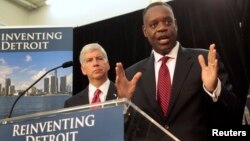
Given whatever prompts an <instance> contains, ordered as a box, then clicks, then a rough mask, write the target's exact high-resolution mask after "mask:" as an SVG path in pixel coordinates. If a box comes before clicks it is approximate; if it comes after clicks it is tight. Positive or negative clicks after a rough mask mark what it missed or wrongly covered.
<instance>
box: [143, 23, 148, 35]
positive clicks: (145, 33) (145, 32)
mask: <svg viewBox="0 0 250 141" xmlns="http://www.w3.org/2000/svg"><path fill="white" fill-rule="evenodd" d="M142 31H143V34H144V36H145V37H148V33H147V30H146V28H145V25H142Z"/></svg>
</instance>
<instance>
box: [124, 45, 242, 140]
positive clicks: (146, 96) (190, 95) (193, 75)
mask: <svg viewBox="0 0 250 141" xmlns="http://www.w3.org/2000/svg"><path fill="white" fill-rule="evenodd" d="M199 54H203V55H204V57H205V58H207V54H208V51H207V50H203V49H187V48H183V47H180V48H179V51H178V55H177V56H178V57H177V61H176V67H175V72H174V77H173V82H172V90H171V98H170V107H169V116H168V117H167V118H164V116H163V113H162V111H161V108H160V106H159V104H158V103H157V101H156V83H155V71H154V55H153V54H152V55H151V56H150V57H148V58H146V59H144V60H142V61H140V62H138V63H136V64H134V65H133V66H131V67H129V68H128V69H126V75H127V77H128V79H129V80H131V79H132V77H133V76H134V74H135V73H136V72H142V77H141V79H140V80H139V81H138V84H137V87H136V90H135V94H134V96H133V97H132V102H133V103H134V104H135V105H137V106H138V107H139V108H140V109H142V110H143V111H144V112H146V113H147V114H148V115H149V116H151V117H152V118H153V119H154V120H156V121H157V122H158V123H160V124H161V125H162V126H163V127H165V128H167V129H168V130H169V131H170V132H171V133H173V134H174V135H175V136H176V137H177V138H179V139H180V140H183V141H205V140H207V135H208V136H211V130H209V128H208V127H209V125H213V123H214V124H217V125H218V124H220V122H217V121H218V120H217V119H220V118H221V119H222V120H223V119H224V120H225V119H226V118H227V117H223V118H222V117H221V116H218V115H215V116H214V117H213V115H214V114H216V113H217V114H218V113H221V115H226V114H224V113H230V112H232V113H234V112H235V111H237V108H238V104H239V100H238V97H237V96H236V95H235V94H234V93H232V92H231V88H232V86H231V85H230V84H229V83H228V78H227V74H226V73H225V70H224V67H223V64H221V63H220V68H219V69H220V72H219V79H220V80H221V82H222V91H221V96H220V97H219V100H218V101H217V102H216V103H214V102H213V101H212V99H211V97H210V96H209V95H208V94H207V93H205V91H204V89H203V83H202V80H201V68H200V65H199V62H198V55H199ZM222 112H223V114H222ZM213 120H214V121H213ZM216 120H217V121H216ZM139 121H140V123H138V125H135V124H134V123H133V124H130V125H132V126H135V132H136V131H138V132H139V131H142V129H143V126H145V125H143V124H142V123H143V122H141V120H139ZM133 122H134V121H133ZM140 124H141V125H140ZM227 124H229V125H230V124H231V123H227ZM144 128H145V127H144ZM142 132H143V131H142ZM145 132H148V131H145ZM133 134H135V133H134V132H133ZM140 135H141V133H138V136H140ZM135 136H137V135H135ZM142 136H145V135H142ZM152 138H153V139H152V140H157V141H159V140H161V139H163V138H161V137H160V135H155V136H153V137H152ZM129 140H130V139H129ZM135 140H136V139H135ZM163 140H164V139H163Z"/></svg>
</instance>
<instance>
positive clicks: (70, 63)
mask: <svg viewBox="0 0 250 141" xmlns="http://www.w3.org/2000/svg"><path fill="white" fill-rule="evenodd" d="M72 65H73V62H72V61H70V62H66V63H64V64H62V65H61V66H58V67H55V68H53V69H50V70H49V71H47V72H46V73H45V74H43V75H42V76H41V77H40V78H39V79H38V80H36V81H35V82H34V83H33V84H32V85H30V86H29V87H28V88H27V89H26V90H25V91H23V92H22V93H21V94H20V95H19V96H18V97H17V99H16V100H15V102H14V103H13V105H12V107H11V110H10V113H9V114H8V115H7V118H11V116H12V112H13V109H14V107H15V105H16V103H17V101H18V100H19V99H20V98H21V97H22V96H23V95H24V94H25V93H26V92H27V91H28V90H29V89H30V88H31V87H33V86H34V85H35V84H36V83H37V82H38V81H40V80H41V79H42V78H43V77H44V76H45V75H46V74H48V73H49V72H51V71H53V70H56V69H58V68H61V67H63V68H66V67H69V66H72Z"/></svg>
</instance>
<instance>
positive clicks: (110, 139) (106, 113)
mask: <svg viewBox="0 0 250 141" xmlns="http://www.w3.org/2000/svg"><path fill="white" fill-rule="evenodd" d="M123 110H124V107H123V106H115V107H106V108H100V109H95V110H86V111H77V112H69V113H57V114H55V115H49V116H45V117H39V118H34V119H29V120H23V121H18V122H14V123H10V124H5V125H4V124H2V125H1V126H0V134H1V141H123V140H124V117H123Z"/></svg>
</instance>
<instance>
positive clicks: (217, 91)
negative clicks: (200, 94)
mask: <svg viewBox="0 0 250 141" xmlns="http://www.w3.org/2000/svg"><path fill="white" fill-rule="evenodd" d="M203 89H204V90H205V92H206V93H207V94H208V95H209V96H210V97H211V98H212V100H213V102H217V101H218V98H219V96H220V93H221V81H220V79H218V83H217V86H216V89H215V90H214V91H213V93H211V92H209V91H208V90H207V89H206V88H205V85H204V84H203Z"/></svg>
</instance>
